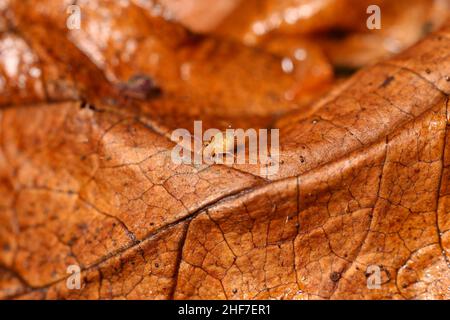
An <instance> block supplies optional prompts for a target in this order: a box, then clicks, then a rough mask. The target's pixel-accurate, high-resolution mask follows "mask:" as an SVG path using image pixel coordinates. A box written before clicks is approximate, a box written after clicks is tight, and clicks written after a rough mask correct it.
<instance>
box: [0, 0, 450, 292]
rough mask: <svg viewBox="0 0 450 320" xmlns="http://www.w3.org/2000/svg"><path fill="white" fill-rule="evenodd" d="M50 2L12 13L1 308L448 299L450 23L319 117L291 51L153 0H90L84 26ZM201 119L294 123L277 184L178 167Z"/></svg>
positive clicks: (250, 171) (7, 33) (0, 115)
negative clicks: (197, 23) (182, 143)
mask: <svg viewBox="0 0 450 320" xmlns="http://www.w3.org/2000/svg"><path fill="white" fill-rule="evenodd" d="M43 2H46V3H47V4H48V5H47V6H42V7H39V8H37V6H33V5H32V4H31V3H32V1H11V4H10V7H8V9H6V11H7V12H8V14H3V15H2V17H6V18H5V19H6V20H8V23H7V25H8V27H6V29H5V30H4V31H3V32H2V34H1V38H0V48H5V49H4V50H0V62H3V64H2V63H0V74H2V75H3V74H5V72H6V69H5V68H7V64H4V62H5V61H6V59H8V57H9V59H11V57H13V59H18V61H21V63H19V64H18V66H20V68H18V69H15V72H13V73H12V74H11V76H10V77H7V78H6V81H5V85H4V87H3V88H2V89H1V90H2V91H1V92H2V95H1V98H0V105H1V106H2V107H3V108H2V109H1V110H0V121H1V122H0V123H1V126H0V147H1V149H0V194H1V195H2V196H1V197H0V221H1V223H0V297H1V298H25V299H27V298H28V299H44V298H45V299H81V298H88V299H113V298H127V299H171V298H174V299H267V298H276V299H303V298H308V299H336V298H344V299H351V298H364V299H413V298H428V299H430V298H433V299H450V292H449V291H448V288H449V286H450V280H449V279H450V260H449V259H450V258H449V255H450V219H449V215H450V209H449V208H450V206H449V201H450V198H449V190H450V184H449V181H450V171H449V167H450V151H449V150H450V145H449V144H450V137H449V132H448V130H447V128H448V123H449V115H448V95H449V93H450V81H449V76H450V60H449V58H448V53H449V52H450V24H449V22H447V24H446V26H445V27H444V28H442V29H441V30H440V31H438V32H436V33H433V34H431V35H430V36H428V37H427V38H426V39H425V40H423V41H422V42H420V43H418V44H417V45H416V46H414V47H412V48H411V49H409V50H407V51H405V52H403V53H401V54H400V55H397V56H395V57H394V58H392V59H390V60H386V61H383V62H380V63H378V64H376V65H373V66H369V67H367V68H365V69H363V70H361V71H360V72H358V73H357V74H356V75H354V76H353V77H352V78H350V79H349V80H348V81H346V82H344V83H342V84H341V85H340V86H338V87H335V88H334V89H333V90H332V91H331V92H329V93H328V94H327V95H326V96H325V97H323V98H322V99H320V100H319V101H317V102H316V103H314V104H313V105H312V106H306V105H304V104H305V103H306V101H309V99H312V97H314V96H315V95H316V94H317V92H311V96H310V97H308V98H307V99H305V100H303V99H304V97H305V95H304V94H302V95H299V96H298V97H295V98H292V99H293V100H290V99H286V92H287V91H289V90H292V88H296V86H297V85H298V83H299V82H301V79H299V78H298V75H296V74H289V73H283V71H282V69H281V68H280V62H281V57H280V56H276V55H273V54H270V53H267V52H265V51H261V50H260V49H255V48H248V47H245V46H243V45H241V44H239V43H237V42H233V41H229V40H221V39H218V38H214V37H212V38H211V37H206V36H205V37H203V36H201V37H199V36H194V35H192V34H191V33H189V32H187V31H186V30H185V29H183V28H181V27H179V26H178V25H176V24H173V23H170V22H167V21H164V20H163V19H161V18H160V17H152V16H150V15H149V13H148V11H146V10H145V8H142V7H139V6H138V5H136V3H138V2H139V1H136V2H131V3H129V2H126V1H125V2H126V3H127V5H126V6H123V7H120V5H118V2H104V1H78V2H79V3H80V5H82V6H83V8H84V10H85V11H84V14H85V19H86V20H85V21H84V23H86V24H87V25H88V26H90V27H86V28H82V29H81V30H74V31H70V32H69V31H67V30H66V29H65V24H64V23H65V17H66V14H65V13H66V12H65V10H64V9H65V7H66V6H67V3H68V2H67V1H55V0H51V1H43ZM125 2H122V3H125ZM38 9H39V10H38ZM102 23H103V24H104V25H102ZM102 28H107V29H108V31H109V32H106V33H101V32H99V30H101V29H102ZM144 35H145V36H144ZM113 37H118V39H120V41H118V40H117V39H115V41H114V39H112V38H113ZM129 41H131V42H132V44H129V43H128V42H129ZM127 43H128V44H127ZM127 45H129V46H131V47H133V48H134V49H133V50H131V49H130V50H131V56H118V54H117V52H120V53H124V52H127V51H126V48H127ZM269 51H271V50H269ZM272 51H274V50H272ZM275 51H276V50H275ZM152 52H153V53H156V54H157V55H158V56H159V57H160V59H164V62H163V63H162V64H160V63H157V64H155V65H152V64H151V57H150V56H149V54H150V53H152ZM149 59H150V62H149ZM129 61H132V62H133V63H127V62H129ZM186 63H188V65H190V66H191V68H194V69H191V70H190V72H192V74H190V77H188V78H187V80H186V78H183V74H182V75H181V77H180V71H182V70H184V71H185V72H186V69H183V68H186ZM315 63H316V62H315ZM324 63H325V62H324ZM183 66H184V67H183ZM193 70H194V71H193ZM184 75H185V76H186V74H184ZM21 76H23V77H21ZM304 76H305V77H308V76H309V75H304ZM130 79H131V80H132V81H128V80H130ZM156 87H157V88H159V89H160V94H158V95H152V94H149V93H150V92H154V91H152V90H155V88H156ZM158 92H159V91H158ZM196 119H201V120H203V125H204V130H206V129H207V128H219V129H221V130H222V129H224V128H227V127H228V125H232V127H234V128H238V127H241V128H267V127H274V128H280V161H279V163H278V165H279V170H278V172H277V174H275V175H266V174H264V173H263V172H264V170H261V169H262V168H260V166H259V165H250V164H244V165H237V164H236V165H233V166H232V167H228V166H225V165H217V164H215V165H184V164H183V165H177V164H174V163H173V162H172V160H171V152H172V149H173V147H174V145H175V142H173V141H171V140H170V132H171V131H172V130H173V129H176V128H187V129H188V130H191V128H192V123H193V121H194V120H196ZM70 265H78V266H80V268H81V276H82V287H81V289H80V290H72V289H69V288H68V286H67V285H66V281H67V279H68V274H67V267H68V266H70ZM370 266H377V267H378V268H379V270H380V276H381V280H382V284H381V287H380V288H379V289H370V288H369V287H368V285H367V283H368V278H370V276H371V274H370V272H369V271H368V270H369V267H370Z"/></svg>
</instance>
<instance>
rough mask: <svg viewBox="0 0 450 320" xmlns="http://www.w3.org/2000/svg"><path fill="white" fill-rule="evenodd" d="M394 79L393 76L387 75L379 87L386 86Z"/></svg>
mask: <svg viewBox="0 0 450 320" xmlns="http://www.w3.org/2000/svg"><path fill="white" fill-rule="evenodd" d="M394 79H395V77H394V76H389V77H387V78H386V79H385V80H384V81H383V83H382V84H381V86H380V88H386V87H387V86H388V85H389V84H390V83H391V82H392V81H393V80H394Z"/></svg>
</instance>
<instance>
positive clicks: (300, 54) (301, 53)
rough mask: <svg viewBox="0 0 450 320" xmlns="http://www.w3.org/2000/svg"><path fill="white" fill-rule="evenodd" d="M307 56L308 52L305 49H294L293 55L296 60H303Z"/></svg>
mask: <svg viewBox="0 0 450 320" xmlns="http://www.w3.org/2000/svg"><path fill="white" fill-rule="evenodd" d="M307 56H308V54H307V52H306V50H305V49H302V48H299V49H297V50H295V53H294V57H295V59H297V60H298V61H303V60H305V59H306V57H307Z"/></svg>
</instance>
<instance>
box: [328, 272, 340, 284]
mask: <svg viewBox="0 0 450 320" xmlns="http://www.w3.org/2000/svg"><path fill="white" fill-rule="evenodd" d="M340 278H341V274H340V273H339V272H332V273H331V274H330V279H331V281H333V282H338V281H339V279H340Z"/></svg>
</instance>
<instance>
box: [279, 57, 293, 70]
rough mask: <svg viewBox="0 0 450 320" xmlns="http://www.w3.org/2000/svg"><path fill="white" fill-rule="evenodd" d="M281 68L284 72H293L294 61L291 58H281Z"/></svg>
mask: <svg viewBox="0 0 450 320" xmlns="http://www.w3.org/2000/svg"><path fill="white" fill-rule="evenodd" d="M281 69H283V72H285V73H292V72H293V71H294V63H293V62H292V60H291V59H290V58H283V60H281Z"/></svg>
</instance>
